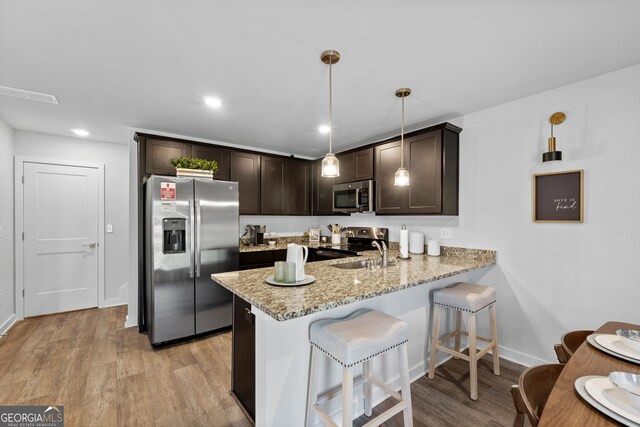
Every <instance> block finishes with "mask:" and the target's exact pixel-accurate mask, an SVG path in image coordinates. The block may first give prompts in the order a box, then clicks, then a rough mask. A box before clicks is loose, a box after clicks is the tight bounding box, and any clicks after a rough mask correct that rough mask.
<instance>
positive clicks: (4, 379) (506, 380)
mask: <svg viewBox="0 0 640 427" xmlns="http://www.w3.org/2000/svg"><path fill="white" fill-rule="evenodd" d="M125 315H126V307H125V306H121V307H113V308H107V309H93V310H85V311H77V312H71V313H62V314H56V315H51V316H43V317H38V318H32V319H27V320H24V321H21V322H18V323H17V324H16V325H14V327H13V328H12V329H11V330H10V331H9V333H8V334H7V336H5V337H2V338H0V405H50V404H57V405H65V421H66V425H67V426H250V423H249V422H248V421H247V419H246V418H245V417H244V415H243V414H242V412H241V410H240V408H239V407H238V406H237V404H236V403H235V401H234V400H233V398H232V397H231V396H230V395H229V389H230V382H231V374H230V372H231V333H230V332H226V333H222V334H219V335H214V336H211V337H208V338H205V339H200V340H194V341H190V342H188V343H185V344H181V345H177V346H173V347H168V348H163V349H160V350H153V349H152V348H151V345H150V344H149V340H148V338H147V336H146V335H144V334H139V333H138V331H137V329H136V328H129V329H124V328H123V325H124V319H125ZM501 369H502V375H501V376H500V377H495V376H494V375H493V374H492V373H491V363H490V360H489V359H487V360H486V361H485V360H482V361H481V363H480V367H479V370H478V371H479V385H478V390H479V397H478V401H476V402H474V401H472V400H470V399H469V398H468V376H469V370H468V368H467V366H466V364H465V363H464V362H463V361H460V360H452V361H449V362H447V363H445V364H444V365H443V366H441V367H439V368H438V369H437V370H436V378H435V379H434V380H428V379H427V378H426V377H425V378H421V379H420V380H418V381H416V382H415V383H413V384H412V386H411V392H412V398H413V411H414V425H415V426H456V427H462V426H492V427H493V426H510V425H512V422H513V416H514V414H515V412H514V411H515V410H514V409H513V403H512V401H511V396H510V394H509V388H510V387H511V384H514V383H515V382H516V381H517V378H518V376H519V374H520V372H521V371H522V370H523V369H524V368H523V367H521V366H519V365H516V364H513V363H510V362H507V361H502V364H501ZM391 403H392V402H391V399H389V400H387V401H386V402H384V403H383V404H382V405H379V406H378V407H377V408H375V409H374V413H377V412H380V411H381V410H383V408H384V407H385V406H386V405H390V404H391ZM364 422H366V418H365V417H361V418H359V419H358V420H356V422H355V423H354V424H355V425H362V424H363V423H364ZM401 425H402V415H401V414H399V415H397V416H396V417H394V418H392V419H391V420H389V421H388V422H386V423H385V426H401ZM278 427H298V426H278Z"/></svg>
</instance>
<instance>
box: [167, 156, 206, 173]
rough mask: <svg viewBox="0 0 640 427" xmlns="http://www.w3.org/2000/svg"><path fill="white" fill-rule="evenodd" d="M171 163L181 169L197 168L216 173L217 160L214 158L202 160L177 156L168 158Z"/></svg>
mask: <svg viewBox="0 0 640 427" xmlns="http://www.w3.org/2000/svg"><path fill="white" fill-rule="evenodd" d="M170 162H171V164H172V165H173V166H175V167H176V168H183V169H199V170H205V171H212V172H213V173H218V162H216V161H215V160H204V159H196V158H190V157H178V158H176V159H171V160H170Z"/></svg>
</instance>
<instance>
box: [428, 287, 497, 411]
mask: <svg viewBox="0 0 640 427" xmlns="http://www.w3.org/2000/svg"><path fill="white" fill-rule="evenodd" d="M433 303H434V307H433V310H434V311H433V331H432V333H431V357H430V360H429V378H430V379H433V377H434V375H435V370H436V354H437V351H438V350H440V351H444V352H445V353H449V354H451V355H453V356H454V357H459V358H461V359H464V360H467V361H468V362H469V371H470V375H469V382H470V389H471V392H470V395H471V399H473V400H476V399H477V398H478V359H480V358H481V357H482V356H484V355H485V354H486V353H487V352H488V351H489V350H491V349H493V373H494V374H495V375H500V359H499V357H498V329H497V327H496V307H495V305H496V290H495V289H494V288H492V287H489V286H483V285H474V284H472V283H458V284H456V285H454V286H451V287H449V288H444V289H440V290H438V291H435V292H434V294H433ZM447 308H448V309H453V310H456V329H455V331H453V332H451V333H449V334H447V335H444V336H442V337H439V336H438V334H439V333H440V331H439V329H440V314H441V311H442V309H447ZM485 308H488V309H489V321H490V323H491V339H489V338H485V337H480V336H477V335H476V314H477V313H478V312H479V311H481V310H484V309H485ZM463 311H464V312H467V313H468V331H467V332H464V331H461V330H460V326H461V323H462V312H463ZM461 335H467V336H468V337H469V355H468V356H467V355H466V354H463V353H461V352H460V336H461ZM451 338H455V347H454V350H452V349H450V348H448V347H445V346H444V345H442V343H443V342H446V341H449V340H450V339H451ZM476 340H480V341H485V342H487V343H489V344H488V345H487V346H486V347H485V348H484V349H482V350H481V351H480V352H478V350H477V348H476Z"/></svg>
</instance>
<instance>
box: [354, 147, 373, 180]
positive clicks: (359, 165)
mask: <svg viewBox="0 0 640 427" xmlns="http://www.w3.org/2000/svg"><path fill="white" fill-rule="evenodd" d="M353 158H354V163H355V167H354V171H355V176H354V178H355V181H364V180H366V179H373V147H371V148H365V149H364V150H360V151H356V152H354V153H353Z"/></svg>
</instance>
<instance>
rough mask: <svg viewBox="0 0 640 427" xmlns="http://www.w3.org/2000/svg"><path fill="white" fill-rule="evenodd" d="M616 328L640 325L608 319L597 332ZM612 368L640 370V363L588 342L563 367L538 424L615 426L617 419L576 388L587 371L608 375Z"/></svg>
mask: <svg viewBox="0 0 640 427" xmlns="http://www.w3.org/2000/svg"><path fill="white" fill-rule="evenodd" d="M617 329H640V325H633V324H630V323H621V322H607V323H605V324H604V325H602V326H601V327H600V328H598V330H597V331H596V333H599V334H615V333H616V330H617ZM613 371H624V372H632V373H635V374H640V365H638V364H634V363H631V362H627V361H625V360H622V359H619V358H617V357H614V356H611V355H609V354H607V353H604V352H602V351H600V350H598V349H597V348H594V347H593V346H592V345H591V344H589V343H588V342H586V341H585V342H584V343H582V345H581V346H580V347H579V348H578V350H576V352H575V353H574V354H573V356H572V357H571V359H569V362H568V363H567V366H565V368H564V369H563V370H562V374H560V377H559V378H558V381H557V382H556V384H555V386H554V387H553V390H552V391H551V394H550V395H549V399H548V400H547V404H546V405H545V407H544V411H543V412H542V417H541V418H540V423H539V424H538V426H539V427H544V426H548V427H550V426H563V427H564V426H581V427H596V426H616V425H620V424H619V423H618V422H616V421H615V420H613V419H611V418H609V417H608V416H606V415H604V414H603V413H602V412H600V411H598V410H597V409H595V408H594V407H592V406H591V405H590V404H589V403H587V402H585V401H584V400H583V399H582V398H581V397H580V396H579V395H578V393H577V392H576V391H575V388H574V383H575V381H576V379H577V378H580V377H583V376H586V375H604V376H606V375H609V373H610V372H613Z"/></svg>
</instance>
